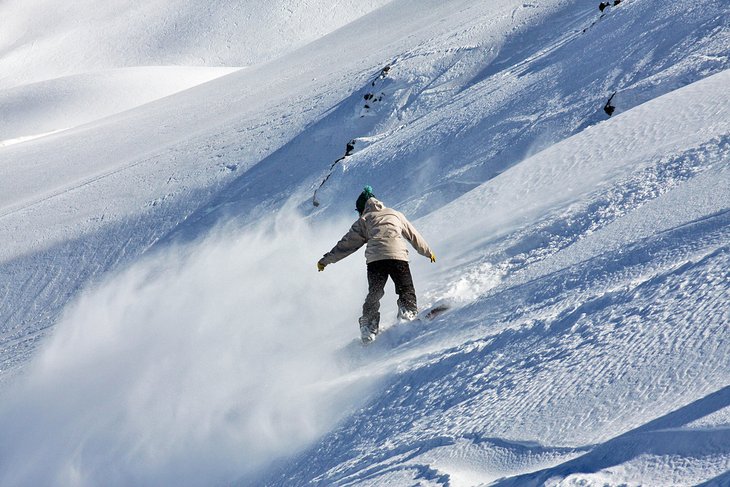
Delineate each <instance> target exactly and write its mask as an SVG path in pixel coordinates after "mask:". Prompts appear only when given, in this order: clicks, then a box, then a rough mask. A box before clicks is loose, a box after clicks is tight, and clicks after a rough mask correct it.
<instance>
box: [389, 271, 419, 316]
mask: <svg viewBox="0 0 730 487" xmlns="http://www.w3.org/2000/svg"><path fill="white" fill-rule="evenodd" d="M390 277H391V278H392V279H393V282H395V292H396V293H397V294H398V316H399V317H400V318H403V319H406V320H412V319H414V318H415V317H416V315H417V314H418V302H417V300H416V288H415V287H414V286H413V276H411V268H410V266H409V265H408V262H406V261H403V260H394V261H393V264H392V266H391V272H390Z"/></svg>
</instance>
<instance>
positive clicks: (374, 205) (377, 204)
mask: <svg viewBox="0 0 730 487" xmlns="http://www.w3.org/2000/svg"><path fill="white" fill-rule="evenodd" d="M383 208H385V205H384V204H383V202H382V201H380V200H379V199H377V198H376V197H375V196H371V197H370V198H369V199H368V200H367V202H365V211H364V212H363V213H362V214H363V215H364V214H365V213H370V212H371V211H380V210H382V209H383Z"/></svg>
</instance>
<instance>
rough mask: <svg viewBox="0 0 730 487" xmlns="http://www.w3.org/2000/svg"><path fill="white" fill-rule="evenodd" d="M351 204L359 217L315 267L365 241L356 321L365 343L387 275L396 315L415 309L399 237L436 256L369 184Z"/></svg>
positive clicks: (375, 324)
mask: <svg viewBox="0 0 730 487" xmlns="http://www.w3.org/2000/svg"><path fill="white" fill-rule="evenodd" d="M355 208H356V209H357V212H358V213H359V214H360V218H358V220H357V221H356V222H355V223H354V224H353V225H352V227H351V228H350V230H349V231H348V232H347V233H346V234H345V236H344V237H342V239H341V240H340V241H339V242H337V245H335V246H334V247H333V248H332V250H330V251H329V252H327V253H326V254H324V256H323V257H322V258H321V259H320V260H319V262H317V269H318V270H319V271H320V272H322V271H323V270H324V268H325V267H326V266H328V265H329V264H334V263H335V262H337V261H339V260H342V259H344V258H345V257H347V256H348V255H350V254H352V253H353V252H355V251H356V250H358V249H359V248H360V247H362V246H363V245H365V244H367V247H366V248H365V260H366V262H367V269H368V295H367V297H366V298H365V304H363V306H362V316H361V317H360V319H359V323H360V335H361V338H362V341H363V342H364V343H369V342H371V341H373V340H374V339H375V335H377V334H378V331H379V325H380V313H379V310H380V299H381V298H382V297H383V295H384V294H385V291H384V289H385V283H386V282H387V281H388V276H390V278H391V279H393V282H394V283H395V291H396V293H397V294H398V317H399V318H401V319H405V320H408V321H410V320H413V319H415V318H416V314H417V313H418V306H417V303H416V290H415V288H414V287H413V278H412V277H411V269H410V267H409V265H408V249H407V248H406V244H405V241H404V240H403V239H404V238H405V240H408V242H410V243H411V245H413V248H415V249H416V251H418V253H419V254H421V255H423V256H424V257H428V258H429V259H431V262H436V256H435V255H434V253H433V252H432V251H431V248H430V247H429V246H428V244H427V243H426V241H425V240H424V239H423V237H422V236H421V234H420V233H418V231H417V230H416V229H415V228H414V227H413V225H412V224H411V223H410V222H409V221H408V219H406V217H405V216H404V215H403V214H402V213H400V212H399V211H396V210H393V209H391V208H386V206H385V205H384V204H383V203H382V202H381V201H379V200H377V199H376V198H375V196H374V195H373V189H372V188H371V187H370V186H365V189H364V190H363V192H362V193H361V194H360V196H359V197H358V198H357V201H356V202H355Z"/></svg>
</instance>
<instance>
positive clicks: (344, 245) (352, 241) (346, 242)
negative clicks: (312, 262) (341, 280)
mask: <svg viewBox="0 0 730 487" xmlns="http://www.w3.org/2000/svg"><path fill="white" fill-rule="evenodd" d="M366 242H367V238H366V237H365V229H364V228H363V220H362V218H361V219H359V220H357V221H356V222H355V223H353V224H352V227H350V230H349V231H348V232H347V233H346V234H345V236H344V237H342V239H340V241H339V242H337V245H335V246H334V247H332V250H330V251H329V252H327V253H326V254H324V256H323V257H322V258H321V259H320V260H319V262H317V269H319V271H320V272H321V271H323V270H324V268H325V266H328V265H330V264H334V263H335V262H337V261H340V260H342V259H344V258H345V257H347V256H348V255H350V254H352V253H354V252H356V251H357V249H359V248H360V247H362V246H363V245H365V243H366Z"/></svg>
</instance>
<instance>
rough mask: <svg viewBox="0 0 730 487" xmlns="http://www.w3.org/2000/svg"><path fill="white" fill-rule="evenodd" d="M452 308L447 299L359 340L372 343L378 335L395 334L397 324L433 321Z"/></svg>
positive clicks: (363, 342)
mask: <svg viewBox="0 0 730 487" xmlns="http://www.w3.org/2000/svg"><path fill="white" fill-rule="evenodd" d="M450 309H451V304H450V303H448V302H446V301H440V302H438V303H436V304H434V305H433V306H431V307H429V308H426V309H425V310H423V311H421V312H420V313H418V315H416V317H415V318H414V319H412V320H398V321H396V322H395V324H393V325H392V326H389V327H388V328H386V329H384V330H381V331H380V333H378V334H377V335H375V336H372V337H369V339H367V338H364V337H363V338H361V339H360V340H359V341H360V343H361V344H362V345H363V346H368V345H370V344H372V343H373V342H375V341H377V339H378V337H379V336H381V335H383V334H384V333H385V334H393V332H392V331H390V330H392V329H393V328H394V327H395V326H397V325H399V324H413V323H417V322H422V323H423V322H428V321H433V320H434V319H436V318H438V317H439V316H441V315H442V314H444V313H446V312H447V311H449V310H450Z"/></svg>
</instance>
